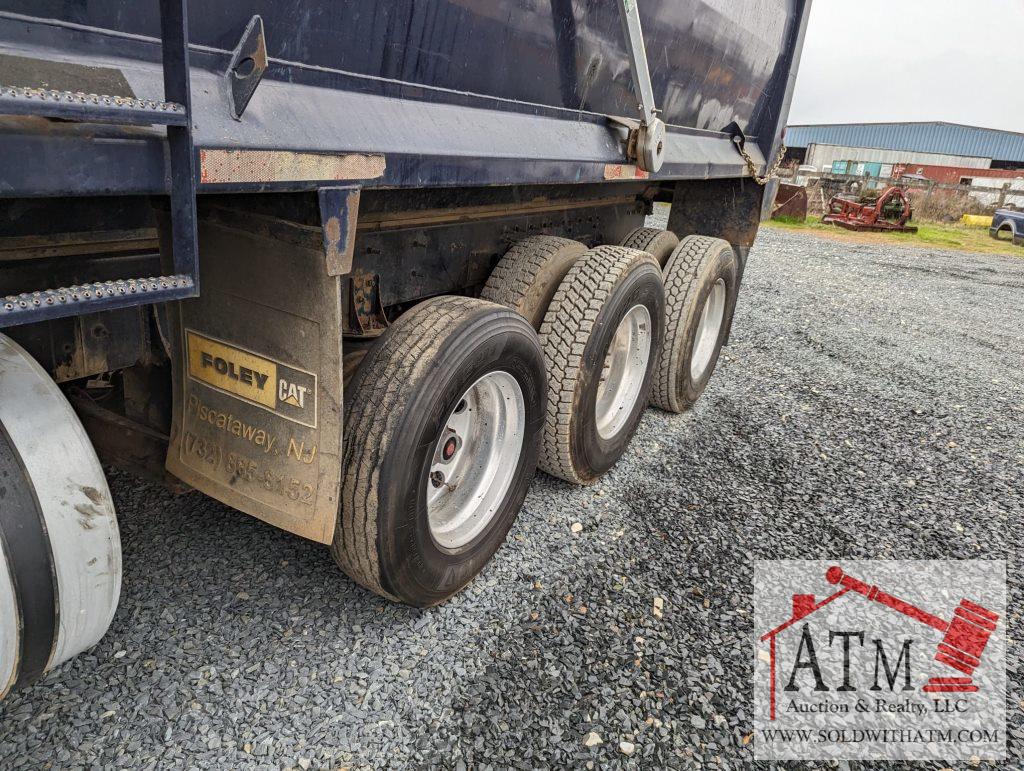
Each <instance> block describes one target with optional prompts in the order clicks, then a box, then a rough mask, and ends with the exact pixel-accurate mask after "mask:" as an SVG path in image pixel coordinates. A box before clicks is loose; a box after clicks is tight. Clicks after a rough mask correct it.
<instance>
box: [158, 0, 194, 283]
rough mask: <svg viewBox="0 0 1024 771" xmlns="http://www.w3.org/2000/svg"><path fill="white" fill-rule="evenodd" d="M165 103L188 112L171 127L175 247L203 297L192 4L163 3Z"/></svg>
mask: <svg viewBox="0 0 1024 771" xmlns="http://www.w3.org/2000/svg"><path fill="white" fill-rule="evenodd" d="M160 33H161V50H162V53H163V65H164V99H167V100H170V101H173V102H177V103H178V104H181V105H182V106H183V107H184V108H185V113H186V115H187V117H188V120H187V121H186V123H185V125H183V126H168V127H167V144H168V149H169V152H170V165H171V244H172V251H173V259H174V272H175V273H181V274H185V275H187V276H191V277H192V279H193V294H192V295H189V296H195V295H197V294H198V293H199V243H198V236H197V216H196V173H195V166H196V159H195V148H194V147H193V146H192V125H191V124H192V88H191V80H190V76H189V62H188V0H160Z"/></svg>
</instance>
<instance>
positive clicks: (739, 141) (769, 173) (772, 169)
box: [732, 136, 789, 185]
mask: <svg viewBox="0 0 1024 771" xmlns="http://www.w3.org/2000/svg"><path fill="white" fill-rule="evenodd" d="M732 141H733V143H734V144H735V145H736V149H737V150H739V151H740V155H742V156H743V160H745V161H746V162H747V171H749V172H750V176H751V177H753V179H754V181H755V182H756V183H757V184H759V185H767V184H768V182H769V180H771V179H772V177H774V176H775V175H776V174H778V173H779V166H781V165H782V159H783V158H785V157H786V150H788V149H789V148H787V147H786V143H785V142H780V143H779V153H778V155H776V156H775V161H774V162H773V163H772V165H771V166H769V167H768V169H767V170H766V171H765V174H764V176H763V177H762V176H760V175H759V174H758V173H757V166H756V165H754V159H753V158H751V157H750V153H748V152H747V151H746V150H745V149H743V138H742V137H738V136H737V137H733V138H732Z"/></svg>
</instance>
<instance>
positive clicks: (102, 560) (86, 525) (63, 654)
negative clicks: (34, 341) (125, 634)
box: [0, 335, 121, 698]
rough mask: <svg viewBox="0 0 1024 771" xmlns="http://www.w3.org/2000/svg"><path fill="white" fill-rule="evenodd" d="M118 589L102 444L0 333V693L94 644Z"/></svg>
mask: <svg viewBox="0 0 1024 771" xmlns="http://www.w3.org/2000/svg"><path fill="white" fill-rule="evenodd" d="M120 593H121V539H120V535H119V533H118V527H117V518H116V516H115V513H114V503H113V500H112V499H111V496H110V490H109V488H108V487H107V482H106V479H105V477H104V475H103V470H102V468H101V467H100V463H99V460H97V458H96V452H95V451H94V450H93V447H92V444H91V443H90V441H89V438H88V437H87V436H86V434H85V430H84V429H83V428H82V424H81V423H80V422H79V420H78V416H77V415H75V413H74V412H73V411H72V409H71V405H70V404H68V401H67V399H66V398H65V397H64V394H62V393H61V391H60V389H59V388H57V385H56V384H55V383H54V382H53V380H51V379H50V376H49V375H47V374H46V372H44V371H43V369H42V367H40V366H39V364H38V363H36V361H35V360H34V359H33V358H32V357H31V356H29V354H28V353H26V352H25V351H24V350H23V349H22V348H21V347H20V346H18V345H17V344H16V343H14V342H13V341H12V340H11V339H10V338H8V337H6V336H4V335H0V698H2V697H3V696H4V695H5V694H6V693H7V692H8V691H9V690H11V689H12V688H14V687H21V686H24V685H27V684H29V683H31V682H32V681H33V680H35V679H36V678H38V677H39V676H40V675H42V674H43V673H44V672H46V671H48V670H50V669H53V668H54V667H56V666H57V665H58V664H61V663H62V662H64V661H67V660H68V659H70V658H72V657H73V656H76V655H78V654H79V653H81V652H82V651H84V650H86V649H88V648H91V647H92V646H93V645H95V644H96V643H97V642H98V641H99V639H100V638H101V637H102V636H103V635H104V634H105V633H106V631H107V628H108V627H109V626H110V621H111V619H112V618H113V616H114V611H115V610H116V609H117V601H118V598H119V597H120Z"/></svg>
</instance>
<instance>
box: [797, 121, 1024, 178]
mask: <svg viewBox="0 0 1024 771" xmlns="http://www.w3.org/2000/svg"><path fill="white" fill-rule="evenodd" d="M786 144H787V145H788V146H789V147H792V148H806V147H807V146H808V145H811V144H823V145H840V146H843V147H871V148H877V149H881V150H903V151H907V152H922V153H940V154H944V155H957V156H968V157H976V158H991V159H992V161H993V163H992V166H993V167H994V168H1000V167H1003V168H1006V167H1010V168H1013V167H1017V166H1024V133H1017V132H1014V131H1000V130H998V129H987V128H980V127H978V126H965V125H962V124H959V123H944V122H942V121H933V122H928V123H830V124H817V125H796V126H789V127H787V129H786Z"/></svg>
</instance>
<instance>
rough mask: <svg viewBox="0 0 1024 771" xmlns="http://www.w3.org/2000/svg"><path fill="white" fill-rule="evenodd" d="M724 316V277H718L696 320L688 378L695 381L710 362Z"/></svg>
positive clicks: (701, 375) (702, 374)
mask: <svg viewBox="0 0 1024 771" xmlns="http://www.w3.org/2000/svg"><path fill="white" fill-rule="evenodd" d="M724 318H725V279H721V278H720V279H718V280H717V281H716V282H715V283H714V286H712V287H711V292H710V293H708V298H707V300H705V301H704V309H703V310H702V311H701V312H700V321H699V322H697V333H696V336H695V338H694V342H693V353H692V354H691V356H690V378H691V379H692V380H693V381H694V382H696V381H699V380H700V379H701V378H702V377H703V376H704V372H705V371H706V370H707V368H708V364H710V363H711V357H712V356H713V355H714V353H715V346H716V345H717V344H718V334H719V332H720V331H721V329H722V321H723V320H724Z"/></svg>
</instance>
